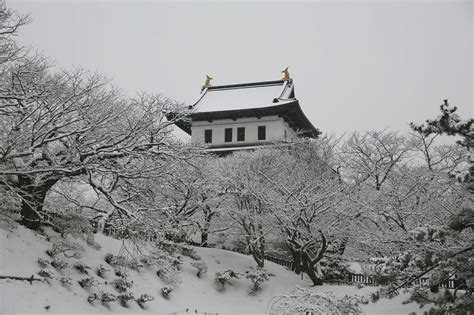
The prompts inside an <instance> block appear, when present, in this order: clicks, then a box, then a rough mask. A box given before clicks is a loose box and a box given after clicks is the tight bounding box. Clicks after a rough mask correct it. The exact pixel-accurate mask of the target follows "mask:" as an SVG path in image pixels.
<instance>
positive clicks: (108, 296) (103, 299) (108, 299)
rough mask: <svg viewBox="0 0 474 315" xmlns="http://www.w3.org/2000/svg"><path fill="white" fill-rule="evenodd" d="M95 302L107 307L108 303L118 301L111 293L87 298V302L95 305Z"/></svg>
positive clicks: (93, 294) (101, 293)
mask: <svg viewBox="0 0 474 315" xmlns="http://www.w3.org/2000/svg"><path fill="white" fill-rule="evenodd" d="M94 301H100V302H101V303H102V305H106V304H107V303H110V302H113V301H117V297H116V296H115V295H113V294H111V293H107V292H102V291H101V292H100V293H99V294H97V293H92V294H90V295H89V296H88V297H87V302H89V303H93V302H94Z"/></svg>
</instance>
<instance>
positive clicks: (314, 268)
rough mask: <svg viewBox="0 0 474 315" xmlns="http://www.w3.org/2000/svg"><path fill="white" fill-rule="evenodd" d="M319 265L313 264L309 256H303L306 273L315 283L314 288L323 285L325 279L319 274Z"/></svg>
mask: <svg viewBox="0 0 474 315" xmlns="http://www.w3.org/2000/svg"><path fill="white" fill-rule="evenodd" d="M318 264H319V262H317V263H315V264H313V263H312V262H311V259H310V257H309V256H308V254H306V253H304V254H303V266H304V272H305V273H306V274H307V275H308V277H309V278H310V279H311V281H313V285H314V286H317V285H323V277H322V275H321V274H320V272H319V268H318V267H319V266H318Z"/></svg>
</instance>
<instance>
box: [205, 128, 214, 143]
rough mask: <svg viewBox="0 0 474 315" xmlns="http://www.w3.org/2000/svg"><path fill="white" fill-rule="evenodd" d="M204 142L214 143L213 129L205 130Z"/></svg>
mask: <svg viewBox="0 0 474 315" xmlns="http://www.w3.org/2000/svg"><path fill="white" fill-rule="evenodd" d="M204 143H212V129H206V130H204Z"/></svg>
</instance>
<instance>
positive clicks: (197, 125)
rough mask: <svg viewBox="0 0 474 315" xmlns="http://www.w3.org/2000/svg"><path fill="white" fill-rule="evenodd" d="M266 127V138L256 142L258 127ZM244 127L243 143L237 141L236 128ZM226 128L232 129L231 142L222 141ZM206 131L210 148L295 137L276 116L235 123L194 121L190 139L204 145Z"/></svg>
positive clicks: (243, 119)
mask: <svg viewBox="0 0 474 315" xmlns="http://www.w3.org/2000/svg"><path fill="white" fill-rule="evenodd" d="M259 126H265V127H266V138H265V140H258V138H257V136H258V127H259ZM238 127H245V141H237V128H238ZM226 128H232V142H225V141H224V134H225V131H224V130H225V129H226ZM206 129H212V143H210V144H209V145H210V146H211V147H219V146H236V145H252V144H259V143H268V142H273V141H278V140H282V139H285V131H286V138H287V139H290V138H294V137H296V133H295V132H294V131H293V129H291V128H290V127H289V126H288V124H287V123H286V122H285V121H284V120H283V119H282V118H280V117H278V116H276V115H275V116H266V117H261V118H257V117H250V118H240V119H236V120H235V121H234V120H232V119H221V120H214V121H212V122H209V121H195V122H193V123H192V127H191V139H192V141H195V142H198V143H204V131H205V130H206Z"/></svg>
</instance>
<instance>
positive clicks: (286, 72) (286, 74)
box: [281, 67, 290, 80]
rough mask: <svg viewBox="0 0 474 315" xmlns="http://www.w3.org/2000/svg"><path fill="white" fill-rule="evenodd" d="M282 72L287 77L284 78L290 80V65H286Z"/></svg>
mask: <svg viewBox="0 0 474 315" xmlns="http://www.w3.org/2000/svg"><path fill="white" fill-rule="evenodd" d="M281 73H284V74H285V77H284V78H283V80H289V79H290V73H289V72H288V67H286V68H285V70H283V71H282V72H281Z"/></svg>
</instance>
